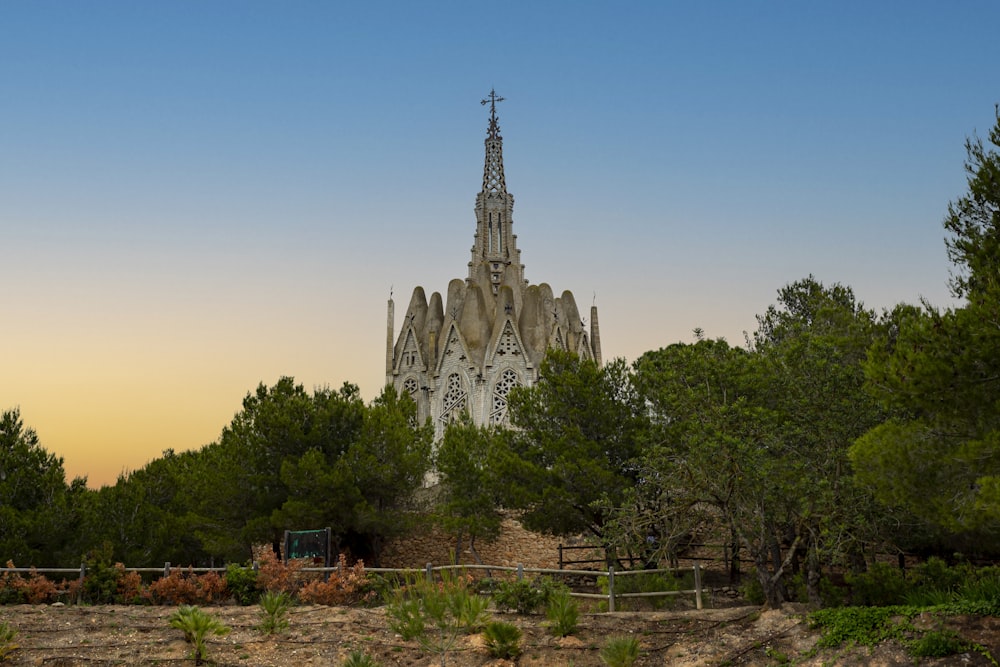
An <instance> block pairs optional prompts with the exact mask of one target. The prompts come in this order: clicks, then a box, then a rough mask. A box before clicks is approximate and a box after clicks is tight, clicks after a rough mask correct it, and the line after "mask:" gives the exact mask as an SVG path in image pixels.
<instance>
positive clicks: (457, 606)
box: [449, 586, 490, 633]
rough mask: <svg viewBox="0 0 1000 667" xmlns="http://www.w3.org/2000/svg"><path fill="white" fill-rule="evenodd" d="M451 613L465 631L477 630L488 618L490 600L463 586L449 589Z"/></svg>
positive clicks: (480, 628)
mask: <svg viewBox="0 0 1000 667" xmlns="http://www.w3.org/2000/svg"><path fill="white" fill-rule="evenodd" d="M449 603H450V604H451V606H452V614H453V615H454V616H455V619H456V620H457V621H458V624H459V625H460V626H461V627H462V630H463V631H465V632H466V633H472V632H479V631H480V630H482V628H483V626H484V625H486V622H487V621H488V620H489V606H490V601H489V600H488V599H487V598H484V597H482V596H481V595H477V594H476V593H474V592H472V591H470V590H469V589H468V588H467V587H465V586H458V587H456V588H455V589H454V590H452V591H451V595H450V598H449Z"/></svg>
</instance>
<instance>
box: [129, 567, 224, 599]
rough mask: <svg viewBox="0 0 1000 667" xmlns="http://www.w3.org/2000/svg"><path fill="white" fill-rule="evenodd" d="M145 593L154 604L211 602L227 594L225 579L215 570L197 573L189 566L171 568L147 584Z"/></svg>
mask: <svg viewBox="0 0 1000 667" xmlns="http://www.w3.org/2000/svg"><path fill="white" fill-rule="evenodd" d="M146 594H147V596H148V599H149V600H151V601H152V602H153V603H155V604H184V605H193V604H212V603H213V602H219V601H220V600H225V599H226V597H227V595H228V593H227V590H226V581H225V579H223V578H222V577H220V576H219V574H218V573H217V572H206V573H205V574H202V575H197V574H194V573H193V572H192V570H191V569H190V568H188V570H187V571H184V570H180V569H177V570H173V571H171V572H170V574H169V575H167V576H166V577H160V578H159V579H157V580H156V581H154V582H153V583H151V584H150V585H149V587H148V588H147V593H146Z"/></svg>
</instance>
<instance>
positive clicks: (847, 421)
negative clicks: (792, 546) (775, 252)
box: [753, 276, 885, 603]
mask: <svg viewBox="0 0 1000 667" xmlns="http://www.w3.org/2000/svg"><path fill="white" fill-rule="evenodd" d="M758 322H759V328H758V331H757V332H756V333H755V334H754V339H753V343H754V344H753V348H754V351H755V353H756V354H758V355H761V356H763V357H765V358H766V359H767V368H768V369H769V375H770V377H771V380H770V389H769V391H768V396H769V397H770V404H769V407H770V408H771V409H773V410H775V411H777V412H778V413H779V414H780V415H781V422H782V424H781V431H782V435H781V437H782V440H783V443H784V448H785V451H786V461H785V465H786V467H787V468H788V473H787V474H786V476H785V479H787V480H788V481H789V482H790V485H789V486H788V488H787V490H788V492H789V495H790V497H792V498H794V499H795V503H794V505H793V506H792V508H791V510H792V520H793V522H794V531H795V535H796V537H797V538H798V539H799V540H800V545H799V552H801V553H802V554H804V555H805V561H806V562H805V567H806V575H807V577H806V580H807V584H808V590H809V594H810V598H811V600H812V601H813V602H817V603H818V602H819V581H820V568H821V567H822V566H824V565H829V564H838V565H842V564H844V563H845V561H846V560H850V559H852V558H853V559H858V558H859V557H860V554H861V553H862V551H863V549H864V548H865V547H866V546H867V545H868V544H870V543H872V542H874V541H877V540H879V539H880V538H881V537H882V533H881V532H880V528H883V527H884V526H883V525H882V521H881V520H880V517H879V514H880V513H879V511H878V509H877V507H876V505H875V502H874V499H873V498H872V496H871V494H870V493H868V492H866V491H865V490H863V489H861V488H860V487H859V486H858V485H857V484H855V480H854V478H853V475H852V468H851V465H850V461H849V458H848V452H849V448H850V446H851V444H852V443H853V442H854V440H855V439H857V438H858V437H859V436H860V435H861V434H863V433H865V432H866V431H867V430H868V429H870V428H872V427H873V426H875V425H877V424H879V423H881V422H882V421H883V420H884V419H885V414H884V412H883V411H882V410H881V409H880V407H879V405H878V403H877V402H876V401H875V400H874V399H873V398H872V397H871V396H870V395H869V394H868V392H866V390H865V376H864V368H863V363H864V361H865V359H866V356H867V350H868V349H869V348H870V347H871V346H872V345H873V344H874V343H875V342H876V341H878V340H880V339H881V338H882V336H883V335H884V330H885V325H884V323H883V322H882V321H880V320H879V318H877V317H876V315H875V313H874V312H873V311H872V310H870V309H867V308H865V307H864V306H863V304H861V303H860V302H859V301H857V300H856V298H855V296H854V293H853V291H852V290H851V289H850V288H849V287H846V286H843V285H839V284H833V285H831V286H829V287H827V286H824V285H823V284H822V283H820V282H818V281H816V280H815V279H814V278H813V277H812V276H809V277H808V278H806V279H804V280H800V281H797V282H795V283H792V284H790V285H787V286H786V287H784V288H783V289H781V290H780V291H779V298H778V303H777V304H776V305H775V306H771V307H770V308H768V310H767V312H766V313H765V314H764V315H763V316H760V317H759V318H758ZM798 556H799V554H798V553H795V554H793V557H794V558H798ZM793 565H794V566H796V567H797V565H798V564H797V562H796V563H794V564H793Z"/></svg>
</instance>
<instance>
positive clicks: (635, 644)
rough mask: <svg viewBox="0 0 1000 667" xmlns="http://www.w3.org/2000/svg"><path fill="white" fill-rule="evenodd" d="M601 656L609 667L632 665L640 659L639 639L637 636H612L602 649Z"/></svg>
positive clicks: (630, 666)
mask: <svg viewBox="0 0 1000 667" xmlns="http://www.w3.org/2000/svg"><path fill="white" fill-rule="evenodd" d="M600 656H601V661H602V662H603V663H604V664H605V665H607V666H608V667H632V665H634V664H635V661H636V660H638V659H639V640H638V639H636V638H635V637H612V638H611V639H609V640H608V643H607V644H605V645H604V648H602V649H601V653H600Z"/></svg>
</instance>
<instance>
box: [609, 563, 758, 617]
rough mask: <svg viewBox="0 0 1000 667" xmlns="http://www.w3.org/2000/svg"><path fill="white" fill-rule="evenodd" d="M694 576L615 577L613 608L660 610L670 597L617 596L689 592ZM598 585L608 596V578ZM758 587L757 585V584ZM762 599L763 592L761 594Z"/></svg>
mask: <svg viewBox="0 0 1000 667" xmlns="http://www.w3.org/2000/svg"><path fill="white" fill-rule="evenodd" d="M693 577H694V575H693V574H691V575H687V576H674V575H673V574H672V573H669V572H667V573H663V572H642V573H640V574H627V575H624V576H616V577H615V596H616V597H615V608H616V609H619V610H625V609H636V608H641V607H642V605H644V604H648V605H651V606H652V607H653V609H662V608H663V607H665V606H667V605H669V604H670V596H662V597H648V598H641V599H636V598H633V599H627V598H626V599H622V600H619V599H618V598H617V596H618V595H619V594H621V593H661V592H664V591H680V590H690V589H692V588H694V580H693ZM598 585H599V586H600V589H601V592H602V593H604V594H605V595H607V594H608V578H607V577H599V578H598ZM758 585H759V584H758ZM761 596H762V597H763V591H762V592H761Z"/></svg>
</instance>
